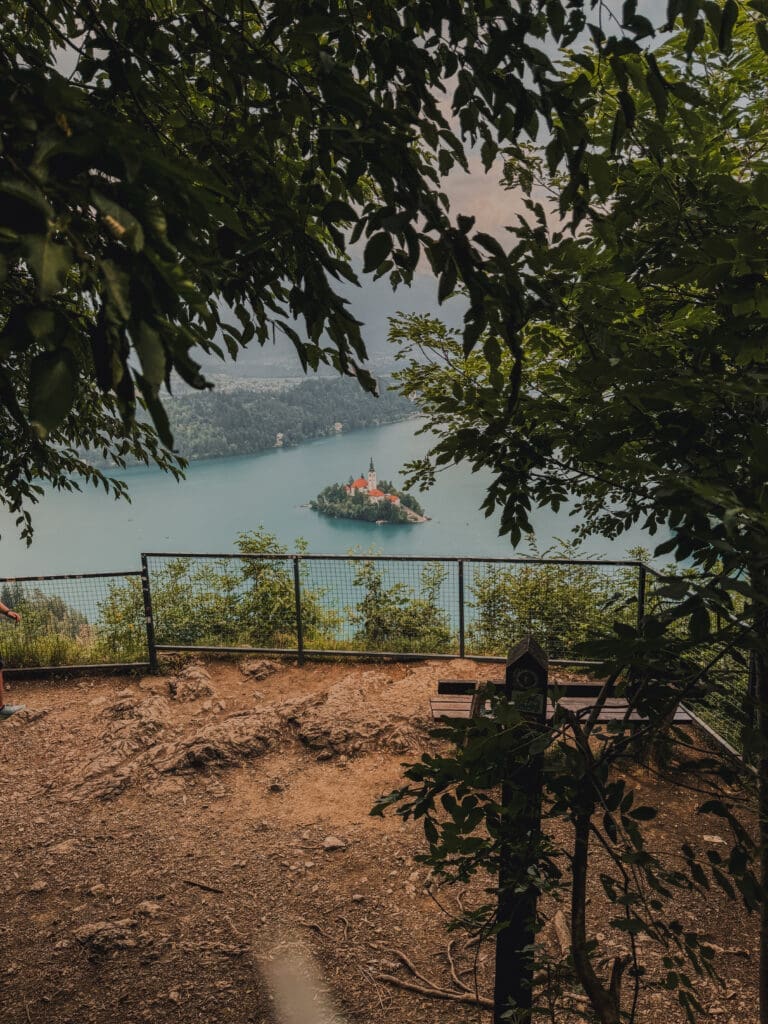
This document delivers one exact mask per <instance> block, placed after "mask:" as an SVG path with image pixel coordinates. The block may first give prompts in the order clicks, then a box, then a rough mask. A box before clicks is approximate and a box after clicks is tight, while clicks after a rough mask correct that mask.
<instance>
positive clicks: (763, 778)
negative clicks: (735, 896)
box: [754, 624, 768, 1024]
mask: <svg viewBox="0 0 768 1024" xmlns="http://www.w3.org/2000/svg"><path fill="white" fill-rule="evenodd" d="M761 628H762V630H764V629H765V626H764V625H763V624H760V625H759V626H758V629H761ZM761 639H762V637H761ZM754 682H755V703H756V705H757V724H758V735H759V744H760V746H759V753H758V759H757V805H758V822H759V830H760V834H759V837H758V843H759V847H760V885H761V889H762V898H761V900H760V968H759V974H758V1006H759V1020H760V1024H768V900H767V899H766V898H765V894H766V892H768V660H767V659H766V656H765V654H764V653H763V652H762V651H758V652H756V654H755V655H754Z"/></svg>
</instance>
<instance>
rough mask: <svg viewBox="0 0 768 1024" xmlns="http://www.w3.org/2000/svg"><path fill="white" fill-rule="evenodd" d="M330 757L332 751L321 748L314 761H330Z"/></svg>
mask: <svg viewBox="0 0 768 1024" xmlns="http://www.w3.org/2000/svg"><path fill="white" fill-rule="evenodd" d="M332 757H333V751H332V750H321V751H320V753H319V754H318V755H317V757H316V758H315V760H316V761H330V760H331V758H332Z"/></svg>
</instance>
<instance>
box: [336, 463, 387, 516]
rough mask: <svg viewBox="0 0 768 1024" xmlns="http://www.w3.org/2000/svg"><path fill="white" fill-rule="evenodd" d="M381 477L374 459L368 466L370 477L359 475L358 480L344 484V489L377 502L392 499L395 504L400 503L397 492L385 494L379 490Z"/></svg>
mask: <svg viewBox="0 0 768 1024" xmlns="http://www.w3.org/2000/svg"><path fill="white" fill-rule="evenodd" d="M378 485H379V478H378V477H377V476H376V468H375V466H374V465H373V459H371V464H370V466H369V467H368V479H367V480H366V478H365V477H364V476H359V477H358V478H357V480H353V481H352V482H351V483H349V484H344V490H345V491H346V493H347V494H348V495H349V496H350V498H352V497H354V496H355V494H361V495H363V496H364V497H366V498H368V501H370V502H372V503H373V504H376V502H379V501H391V502H392V504H393V505H399V504H400V499H399V498H398V496H397V495H396V494H385V493H384V491H380V490H379V486H378Z"/></svg>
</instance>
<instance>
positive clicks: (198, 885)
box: [182, 878, 224, 896]
mask: <svg viewBox="0 0 768 1024" xmlns="http://www.w3.org/2000/svg"><path fill="white" fill-rule="evenodd" d="M182 882H183V883H184V884H185V885H192V886H194V887H195V889H202V890H203V892H216V893H218V894H219V895H220V896H223V895H224V890H223V889H217V888H216V886H215V885H208V883H207V882H197V881H196V880H195V879H194V878H182Z"/></svg>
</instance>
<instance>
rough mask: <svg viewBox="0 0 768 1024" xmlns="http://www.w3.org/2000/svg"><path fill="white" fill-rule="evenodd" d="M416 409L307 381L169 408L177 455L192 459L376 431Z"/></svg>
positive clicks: (392, 396) (395, 399)
mask: <svg viewBox="0 0 768 1024" xmlns="http://www.w3.org/2000/svg"><path fill="white" fill-rule="evenodd" d="M415 412H416V408H415V406H414V405H413V403H412V402H410V401H409V400H408V399H406V398H403V397H402V396H400V395H398V394H396V393H394V392H392V391H388V390H386V389H382V394H381V396H380V397H379V398H374V397H373V396H372V395H368V394H366V393H365V392H364V391H363V390H362V388H361V387H360V385H359V384H357V383H356V382H355V381H353V380H346V379H343V378H339V377H333V378H329V379H323V380H318V379H316V378H315V379H310V380H303V381H302V382H301V383H299V384H294V385H290V384H286V383H284V384H282V386H280V387H277V388H275V387H271V388H269V387H265V386H264V383H263V382H252V385H251V386H250V387H249V386H243V387H241V388H237V389H229V390H227V391H216V390H214V391H208V392H195V393H192V394H185V395H183V396H181V397H179V398H175V399H173V400H172V401H170V402H169V403H168V413H169V417H170V421H171V429H172V430H173V434H174V438H175V441H176V447H177V450H178V451H179V452H180V453H181V454H182V455H184V456H185V457H186V458H188V459H192V460H194V459H209V458H216V457H220V456H226V455H248V454H251V453H253V452H258V451H263V450H265V449H266V448H274V447H275V445H276V443H278V434H281V435H282V437H281V438H280V439H279V440H280V442H282V445H283V446H285V447H289V446H291V445H296V444H301V442H302V441H309V440H312V439H313V438H317V437H325V436H328V435H331V434H334V433H336V432H337V431H336V427H335V424H337V423H340V424H341V429H342V431H343V432H345V433H346V432H347V431H350V430H360V429H362V428H364V427H375V426H379V425H381V424H384V423H395V422H397V421H398V420H403V419H407V418H408V417H409V416H413V415H414V413H415Z"/></svg>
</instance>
